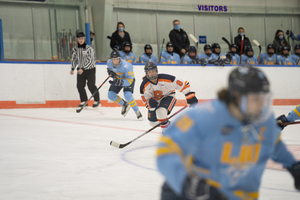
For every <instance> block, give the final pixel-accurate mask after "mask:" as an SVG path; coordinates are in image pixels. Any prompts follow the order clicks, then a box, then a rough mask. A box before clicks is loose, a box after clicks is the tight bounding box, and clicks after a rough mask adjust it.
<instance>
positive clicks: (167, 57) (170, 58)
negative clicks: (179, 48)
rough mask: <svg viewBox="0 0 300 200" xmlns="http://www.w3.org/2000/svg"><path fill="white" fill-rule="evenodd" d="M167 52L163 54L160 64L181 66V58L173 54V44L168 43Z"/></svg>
mask: <svg viewBox="0 0 300 200" xmlns="http://www.w3.org/2000/svg"><path fill="white" fill-rule="evenodd" d="M166 48H167V51H164V52H163V53H162V54H161V60H160V62H161V63H162V64H180V61H181V60H180V56H179V55H178V54H177V53H175V52H173V50H174V46H173V43H172V42H168V43H167V45H166Z"/></svg>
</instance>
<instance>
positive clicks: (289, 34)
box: [286, 30, 294, 37]
mask: <svg viewBox="0 0 300 200" xmlns="http://www.w3.org/2000/svg"><path fill="white" fill-rule="evenodd" d="M286 35H287V36H290V37H292V36H293V35H294V33H293V32H292V31H291V30H287V31H286Z"/></svg>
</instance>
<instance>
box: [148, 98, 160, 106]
mask: <svg viewBox="0 0 300 200" xmlns="http://www.w3.org/2000/svg"><path fill="white" fill-rule="evenodd" d="M157 105H158V102H157V99H156V98H155V97H151V98H149V99H148V106H149V107H150V108H156V107H157Z"/></svg>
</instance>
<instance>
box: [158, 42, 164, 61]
mask: <svg viewBox="0 0 300 200" xmlns="http://www.w3.org/2000/svg"><path fill="white" fill-rule="evenodd" d="M164 43H165V38H164V39H163V42H162V45H161V49H160V55H159V61H158V62H159V63H160V61H161V55H162V52H163V50H164Z"/></svg>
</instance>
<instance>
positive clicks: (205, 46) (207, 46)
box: [203, 44, 211, 51]
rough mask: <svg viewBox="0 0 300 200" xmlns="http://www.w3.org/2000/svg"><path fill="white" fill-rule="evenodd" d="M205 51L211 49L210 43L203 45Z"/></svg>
mask: <svg viewBox="0 0 300 200" xmlns="http://www.w3.org/2000/svg"><path fill="white" fill-rule="evenodd" d="M203 49H204V51H206V50H207V49H211V46H210V45H209V44H206V45H204V47H203Z"/></svg>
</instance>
